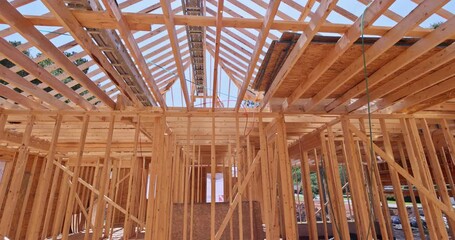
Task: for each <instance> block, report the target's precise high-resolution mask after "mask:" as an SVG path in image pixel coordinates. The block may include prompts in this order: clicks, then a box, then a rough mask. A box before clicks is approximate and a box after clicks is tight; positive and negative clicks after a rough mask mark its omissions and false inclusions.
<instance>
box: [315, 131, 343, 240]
mask: <svg viewBox="0 0 455 240" xmlns="http://www.w3.org/2000/svg"><path fill="white" fill-rule="evenodd" d="M327 135H328V141H326V139H325V136H324V134H323V133H321V142H322V152H323V156H324V163H325V164H324V165H325V168H326V171H327V173H326V174H324V175H325V176H326V177H327V188H328V191H329V199H328V200H329V204H330V206H331V209H332V211H331V215H330V219H331V221H332V226H335V228H334V229H335V230H336V233H337V234H334V235H335V237H336V238H338V239H349V229H348V224H347V220H346V209H345V205H344V200H343V196H342V192H341V183H340V181H339V179H340V174H339V171H338V159H337V155H336V150H335V140H334V136H333V132H332V127H331V126H327ZM325 144H326V145H325Z"/></svg>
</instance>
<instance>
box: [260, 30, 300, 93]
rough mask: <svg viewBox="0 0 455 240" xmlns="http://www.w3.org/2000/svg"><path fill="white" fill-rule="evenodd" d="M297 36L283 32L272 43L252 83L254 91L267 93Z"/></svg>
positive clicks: (296, 34)
mask: <svg viewBox="0 0 455 240" xmlns="http://www.w3.org/2000/svg"><path fill="white" fill-rule="evenodd" d="M299 36H300V34H298V33H291V32H285V33H283V35H282V36H281V37H280V39H279V40H274V41H272V43H271V44H270V47H269V50H268V51H267V54H266V55H265V58H264V60H263V64H262V65H261V67H260V68H259V71H258V74H257V75H256V78H255V80H254V82H253V89H254V90H258V91H267V90H268V89H269V87H270V84H271V83H272V81H273V79H274V78H275V76H276V74H277V73H278V71H279V69H280V68H281V66H282V65H283V63H284V61H285V60H286V58H287V56H288V55H289V53H290V52H291V51H292V49H293V48H294V45H295V43H296V42H297V40H298V38H299Z"/></svg>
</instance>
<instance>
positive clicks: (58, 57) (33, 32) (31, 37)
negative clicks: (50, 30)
mask: <svg viewBox="0 0 455 240" xmlns="http://www.w3.org/2000/svg"><path fill="white" fill-rule="evenodd" d="M0 16H1V18H2V19H3V20H4V21H6V22H7V23H8V24H9V25H10V26H12V27H13V28H14V29H15V30H16V31H18V32H20V33H21V35H22V36H24V37H25V38H26V39H27V40H28V41H29V42H32V43H33V44H34V45H35V46H36V47H37V48H39V49H40V50H41V52H43V53H45V54H46V55H47V56H49V57H50V58H52V59H53V61H54V62H56V63H58V64H59V65H60V66H61V67H62V69H64V70H65V71H66V72H67V73H69V74H71V76H72V77H73V78H74V79H75V80H77V81H78V82H79V83H80V84H81V85H82V86H84V87H85V88H86V89H87V90H89V91H90V92H92V93H93V94H94V95H95V96H96V97H98V98H99V99H100V100H101V101H102V102H103V103H104V104H106V106H108V107H110V108H112V109H113V108H115V103H114V101H112V99H111V98H109V96H108V95H106V93H104V92H103V91H101V90H100V89H99V88H98V87H97V86H96V84H94V83H93V82H92V81H91V80H90V79H89V78H88V77H87V76H86V75H85V74H84V73H83V72H82V71H81V70H80V69H79V68H78V67H77V66H76V65H74V64H73V63H72V62H71V61H70V60H69V59H68V58H67V57H66V56H65V54H63V53H62V52H60V51H59V50H58V48H57V47H55V46H54V44H53V43H52V42H50V41H49V40H48V39H47V38H46V37H45V36H44V35H43V34H41V33H40V32H39V31H38V30H37V29H36V28H35V26H34V25H33V24H32V23H31V22H30V21H28V20H27V19H26V18H25V17H24V16H22V14H20V13H19V12H18V11H17V10H16V8H14V7H13V6H11V4H9V3H8V2H1V3H0Z"/></svg>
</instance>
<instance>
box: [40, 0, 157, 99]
mask: <svg viewBox="0 0 455 240" xmlns="http://www.w3.org/2000/svg"><path fill="white" fill-rule="evenodd" d="M43 3H44V4H45V5H46V7H47V8H48V9H49V10H50V11H51V12H52V14H53V15H54V16H55V17H56V18H57V19H58V20H59V21H60V22H61V24H62V25H63V26H64V27H65V29H66V30H68V32H70V33H71V35H72V36H73V38H74V40H75V41H76V42H77V43H78V44H79V45H80V46H81V47H82V48H84V50H85V52H86V53H87V54H88V55H89V56H90V57H91V58H92V59H94V60H95V62H96V63H98V64H99V65H100V67H101V69H102V71H103V72H104V73H105V74H106V75H107V76H109V78H110V80H112V81H113V82H114V83H115V85H117V87H118V89H119V90H120V92H121V93H123V94H124V95H126V96H128V98H129V99H130V100H132V101H133V102H135V103H136V104H141V103H140V102H139V100H138V98H137V96H136V95H135V94H134V93H133V92H132V90H131V88H130V87H129V86H127V85H126V84H125V82H124V80H123V77H122V76H120V74H119V73H118V72H117V70H115V69H114V67H113V65H112V63H111V62H109V61H108V59H107V57H106V55H104V54H103V52H101V50H100V47H98V46H97V45H95V43H94V42H93V40H92V37H91V36H90V35H89V34H88V32H87V31H86V29H84V28H83V27H82V25H81V24H80V23H79V22H78V21H77V19H76V17H74V15H72V14H71V11H70V10H69V9H68V8H67V7H66V5H65V3H64V2H63V1H58V0H45V1H43ZM141 90H142V91H143V92H149V90H148V89H141ZM146 96H147V95H146ZM150 100H151V99H150Z"/></svg>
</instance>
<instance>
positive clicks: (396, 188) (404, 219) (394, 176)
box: [379, 119, 413, 239]
mask: <svg viewBox="0 0 455 240" xmlns="http://www.w3.org/2000/svg"><path fill="white" fill-rule="evenodd" d="M379 123H380V125H381V132H382V136H383V139H384V140H383V142H384V148H385V152H386V154H387V155H389V157H390V158H391V159H393V160H394V161H395V159H394V156H393V149H392V144H391V142H390V137H389V132H388V131H387V125H386V122H385V120H384V119H380V120H379ZM405 161H406V160H405ZM388 169H389V174H390V180H391V181H392V186H393V193H394V195H395V200H396V203H397V208H398V215H399V216H400V220H401V225H402V226H403V232H404V235H405V237H406V239H412V238H413V235H412V230H411V227H410V224H409V218H408V212H407V210H406V204H405V202H404V196H403V192H402V190H401V182H400V177H399V176H398V173H397V171H396V170H395V169H394V168H393V167H391V166H390V165H389V166H388Z"/></svg>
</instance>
